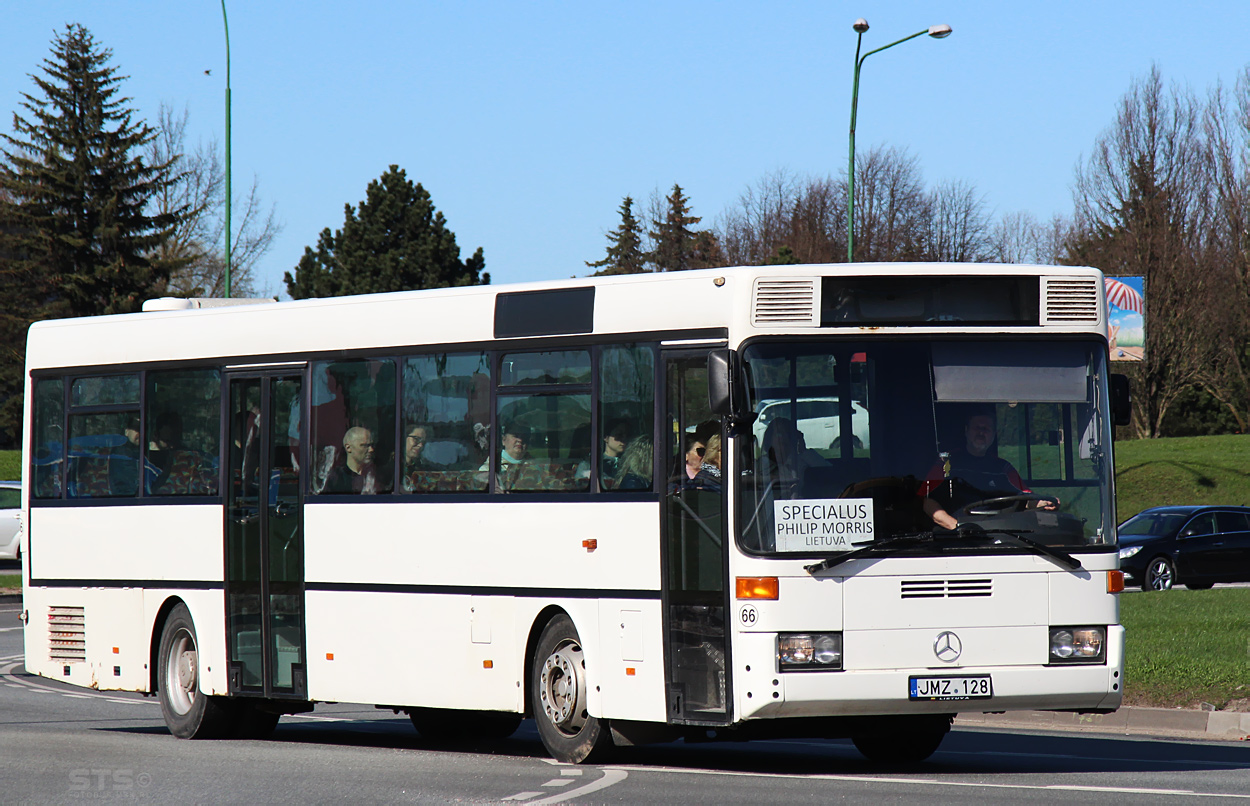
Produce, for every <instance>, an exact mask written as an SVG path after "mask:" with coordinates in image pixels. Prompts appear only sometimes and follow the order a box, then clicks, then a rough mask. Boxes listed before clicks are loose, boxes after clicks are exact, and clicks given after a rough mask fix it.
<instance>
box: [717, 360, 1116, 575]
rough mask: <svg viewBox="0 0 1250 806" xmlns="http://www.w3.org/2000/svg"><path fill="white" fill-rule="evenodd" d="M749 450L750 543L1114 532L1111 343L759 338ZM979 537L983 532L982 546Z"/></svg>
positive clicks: (743, 536) (758, 548)
mask: <svg viewBox="0 0 1250 806" xmlns="http://www.w3.org/2000/svg"><path fill="white" fill-rule="evenodd" d="M742 355H743V361H744V367H745V374H746V379H747V385H748V388H749V392H750V406H751V411H752V414H753V415H754V420H753V422H752V423H751V425H750V426H749V427H748V428H743V429H741V431H740V433H739V439H738V445H739V446H740V456H739V462H740V467H741V468H742V472H741V473H740V474H739V475H738V478H739V485H740V487H739V495H738V506H739V521H738V522H739V524H740V525H741V529H740V535H739V540H740V541H741V544H742V547H743V548H744V549H745V550H747V551H753V552H765V553H771V552H777V553H786V554H806V555H808V556H812V555H822V554H829V553H837V552H844V551H850V550H852V549H854V548H858V547H861V546H864V545H867V544H869V543H871V542H874V541H881V540H883V539H887V538H890V537H896V536H898V535H903V534H910V533H916V532H927V531H933V530H936V531H937V532H938V533H939V534H940V533H942V532H944V531H945V530H948V529H956V528H959V529H960V530H961V533H963V534H967V533H969V532H975V533H976V534H984V535H986V540H983V541H981V542H980V546H979V548H980V549H982V550H983V549H984V548H985V546H986V545H987V544H990V543H994V544H1002V545H1008V546H1010V545H1011V543H1010V541H1007V540H998V541H995V540H993V539H992V538H993V536H994V535H996V534H997V535H1000V536H1001V535H1003V534H1009V533H1010V534H1016V535H1027V536H1028V537H1029V539H1031V540H1034V541H1037V542H1039V543H1042V544H1045V545H1048V546H1066V547H1069V548H1071V547H1079V546H1083V545H1090V544H1100V543H1104V542H1106V541H1108V540H1110V535H1111V529H1110V524H1109V518H1110V513H1111V511H1112V509H1111V499H1110V484H1109V475H1110V472H1111V469H1110V461H1109V457H1108V455H1107V451H1106V446H1107V444H1108V443H1109V441H1110V425H1109V420H1108V414H1107V412H1108V408H1107V402H1106V399H1105V392H1103V391H1102V390H1103V387H1105V380H1104V379H1105V377H1106V369H1105V348H1104V347H1103V346H1102V345H1101V344H1099V343H1095V342H1090V343H1085V342H1061V343H1054V342H1049V343H1042V342H1036V341H1033V342H1028V341H1015V342H1005V341H1001V340H998V341H992V342H990V341H947V342H941V341H923V342H921V341H907V342H904V341H896V342H887V343H882V342H873V343H865V342H860V343H858V344H856V343H847V342H836V343H821V344H795V343H757V344H753V345H751V346H749V347H747V348H746V349H745V350H744V351H743V354H742ZM972 542H974V543H975V542H976V541H972Z"/></svg>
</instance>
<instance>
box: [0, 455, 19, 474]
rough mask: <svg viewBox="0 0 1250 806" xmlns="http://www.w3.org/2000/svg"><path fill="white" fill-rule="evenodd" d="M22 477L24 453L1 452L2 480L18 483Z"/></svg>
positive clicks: (0, 472) (0, 467) (0, 471)
mask: <svg viewBox="0 0 1250 806" xmlns="http://www.w3.org/2000/svg"><path fill="white" fill-rule="evenodd" d="M21 477H22V452H21V451H0V480H3V481H17V480H18V479H20V478H21Z"/></svg>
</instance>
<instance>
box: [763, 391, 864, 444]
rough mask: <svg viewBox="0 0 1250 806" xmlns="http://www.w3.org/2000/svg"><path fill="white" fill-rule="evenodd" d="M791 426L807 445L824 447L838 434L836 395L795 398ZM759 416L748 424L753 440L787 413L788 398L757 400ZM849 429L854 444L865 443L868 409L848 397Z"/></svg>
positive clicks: (788, 406)
mask: <svg viewBox="0 0 1250 806" xmlns="http://www.w3.org/2000/svg"><path fill="white" fill-rule="evenodd" d="M797 404H798V405H797V406H796V410H795V414H797V417H796V418H795V423H794V424H795V426H796V427H797V428H798V430H799V433H800V434H802V435H803V441H804V442H806V443H807V447H809V448H814V449H816V450H827V449H829V448H831V447H833V443H834V440H836V439H837V438H838V435H839V426H838V399H837V398H836V397H802V398H799V399H798V401H797ZM758 409H759V416H758V417H756V418H755V422H754V423H753V424H752V426H751V430H752V432H753V433H754V435H755V444H756V445H761V446H762V445H763V444H764V432H765V431H767V430H768V426H769V425H770V424H771V423H772V422H773V420H775V419H777V418H778V417H789V416H791V408H790V401H789V400H761V401H760V403H759V406H758ZM851 433H852V434H853V435H854V437H855V443H856V444H855V447H856V448H867V447H868V410H867V409H866V408H864V407H863V406H861V405H860V404H859V403H858V402H857V401H854V400H852V401H851Z"/></svg>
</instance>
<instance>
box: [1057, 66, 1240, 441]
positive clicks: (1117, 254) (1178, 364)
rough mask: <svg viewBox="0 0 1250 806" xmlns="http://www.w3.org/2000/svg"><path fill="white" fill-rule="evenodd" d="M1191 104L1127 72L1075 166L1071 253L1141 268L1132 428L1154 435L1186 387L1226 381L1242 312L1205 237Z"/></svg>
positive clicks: (1207, 211)
mask: <svg viewBox="0 0 1250 806" xmlns="http://www.w3.org/2000/svg"><path fill="white" fill-rule="evenodd" d="M1201 120H1202V116H1201V110H1200V105H1199V104H1198V102H1197V101H1196V99H1195V98H1194V97H1193V95H1192V94H1191V93H1189V92H1187V91H1183V90H1179V89H1172V90H1165V89H1164V87H1163V80H1162V77H1161V76H1160V74H1159V71H1158V69H1157V68H1152V69H1151V71H1150V73H1149V74H1148V75H1147V76H1146V77H1144V78H1142V79H1138V80H1136V81H1134V82H1133V84H1132V85H1131V86H1130V88H1129V91H1128V92H1127V93H1126V94H1125V96H1124V98H1123V99H1122V100H1121V102H1120V106H1119V110H1118V113H1117V115H1116V121H1115V124H1114V125H1113V126H1112V127H1111V128H1110V129H1108V130H1107V131H1106V132H1104V134H1103V135H1102V136H1101V137H1100V138H1099V139H1098V141H1097V143H1096V144H1095V148H1094V152H1093V154H1092V155H1091V156H1090V158H1089V160H1088V162H1087V163H1086V164H1085V165H1084V166H1083V167H1080V168H1078V171H1077V177H1076V190H1075V194H1074V196H1075V200H1076V228H1077V233H1078V234H1077V235H1076V237H1074V239H1073V241H1072V248H1071V250H1070V254H1069V258H1070V259H1072V260H1073V261H1075V262H1083V263H1088V264H1089V265H1094V266H1098V267H1100V268H1102V269H1104V270H1105V271H1107V272H1108V273H1109V274H1112V275H1116V274H1135V275H1144V276H1145V278H1146V305H1147V310H1146V352H1145V357H1144V359H1143V360H1142V362H1141V364H1140V366H1139V367H1138V372H1137V374H1138V378H1139V381H1140V387H1139V390H1138V393H1137V394H1136V395H1134V407H1135V409H1136V411H1135V415H1136V416H1135V418H1134V420H1135V421H1134V428H1135V430H1136V431H1137V433H1138V434H1139V435H1140V436H1149V437H1154V436H1158V435H1159V433H1160V425H1161V423H1162V421H1163V418H1164V416H1165V415H1166V414H1167V410H1168V408H1169V406H1171V404H1172V403H1173V402H1174V401H1175V400H1176V397H1177V395H1179V394H1180V393H1181V392H1182V391H1184V390H1185V389H1186V388H1188V387H1192V386H1200V387H1204V388H1208V389H1214V390H1219V391H1220V392H1224V391H1226V390H1227V389H1228V384H1227V377H1228V376H1227V373H1228V369H1229V367H1230V362H1232V361H1234V360H1235V358H1236V357H1235V356H1234V355H1232V354H1230V344H1231V343H1233V342H1235V341H1237V337H1236V336H1233V335H1232V329H1233V328H1234V327H1235V326H1236V323H1237V321H1238V320H1239V316H1238V314H1237V313H1236V312H1235V311H1231V310H1230V309H1229V307H1228V304H1227V303H1228V301H1229V300H1230V299H1231V298H1232V297H1233V296H1234V293H1233V292H1234V285H1233V284H1232V281H1233V280H1234V279H1235V278H1234V277H1233V275H1232V273H1231V272H1230V271H1229V267H1228V266H1227V264H1226V263H1224V262H1222V261H1219V260H1212V250H1210V249H1209V248H1208V246H1207V243H1206V242H1205V235H1206V232H1207V230H1208V228H1209V227H1210V225H1211V218H1212V216H1211V213H1212V208H1211V205H1210V194H1209V193H1208V192H1207V191H1206V188H1207V186H1208V184H1209V180H1210V172H1209V170H1208V169H1209V167H1210V165H1211V162H1210V159H1209V157H1208V155H1207V153H1206V151H1205V148H1204V145H1203V138H1202V131H1201Z"/></svg>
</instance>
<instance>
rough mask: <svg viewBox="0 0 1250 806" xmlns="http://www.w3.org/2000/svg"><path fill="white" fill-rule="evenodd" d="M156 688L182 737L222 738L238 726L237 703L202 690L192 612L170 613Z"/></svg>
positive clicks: (183, 607) (172, 729)
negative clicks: (235, 716)
mask: <svg viewBox="0 0 1250 806" xmlns="http://www.w3.org/2000/svg"><path fill="white" fill-rule="evenodd" d="M156 668H157V674H156V688H157V692H158V693H159V695H160V696H159V699H160V701H161V714H162V715H163V716H164V717H165V725H166V726H168V728H169V732H170V733H172V734H173V735H175V736H177V737H178V738H179V739H218V738H222V737H225V736H228V735H230V733H231V732H232V729H233V727H234V721H235V720H234V715H235V709H234V707H233V706H234V703H233V702H231V701H230V700H229V699H228V698H226V697H213V696H209V695H207V694H205V693H204V692H202V691H200V664H199V643H198V642H197V641H196V637H195V623H194V622H193V621H191V611H189V610H188V609H187V606H186V605H184V604H179V605H177V606H176V607H174V609H173V610H172V611H170V613H169V618H167V619H166V620H165V627H164V629H163V630H162V631H161V646H160V649H159V650H158V653H157V666H156Z"/></svg>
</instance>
